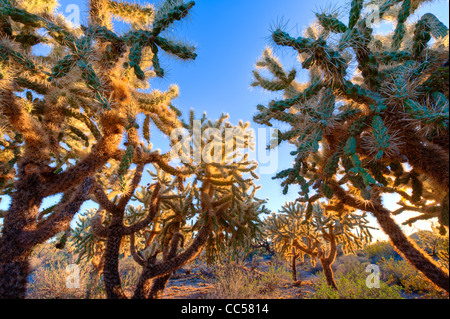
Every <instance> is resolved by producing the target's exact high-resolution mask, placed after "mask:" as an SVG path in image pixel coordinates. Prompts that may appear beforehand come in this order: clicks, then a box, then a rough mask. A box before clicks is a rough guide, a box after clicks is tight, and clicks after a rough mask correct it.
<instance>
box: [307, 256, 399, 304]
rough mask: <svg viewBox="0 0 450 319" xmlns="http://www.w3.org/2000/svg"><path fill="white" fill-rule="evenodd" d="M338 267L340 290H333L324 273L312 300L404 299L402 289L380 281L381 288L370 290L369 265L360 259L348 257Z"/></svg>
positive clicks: (337, 280)
mask: <svg viewBox="0 0 450 319" xmlns="http://www.w3.org/2000/svg"><path fill="white" fill-rule="evenodd" d="M347 257H348V258H345V259H343V260H342V261H341V262H340V264H339V265H338V266H337V269H336V272H335V276H336V284H337V287H338V289H337V290H334V289H332V288H331V287H330V286H329V285H328V284H327V282H326V279H325V276H324V275H323V273H319V275H318V278H317V280H316V281H315V285H314V289H315V292H314V293H312V294H310V295H309V298H311V299H402V298H403V297H402V295H401V288H400V287H399V286H397V285H388V284H387V283H386V282H383V281H382V280H380V287H379V288H375V287H374V288H369V287H367V285H366V280H367V276H368V273H367V272H366V267H367V265H368V264H369V263H367V262H362V263H361V260H360V257H356V256H347Z"/></svg>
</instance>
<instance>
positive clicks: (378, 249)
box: [363, 241, 400, 264]
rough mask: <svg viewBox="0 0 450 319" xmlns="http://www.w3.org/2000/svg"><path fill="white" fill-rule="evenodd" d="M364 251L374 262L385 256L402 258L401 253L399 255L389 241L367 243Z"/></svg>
mask: <svg viewBox="0 0 450 319" xmlns="http://www.w3.org/2000/svg"><path fill="white" fill-rule="evenodd" d="M363 252H364V253H365V255H366V256H367V257H368V258H369V259H370V262H371V263H372V264H376V263H378V262H379V261H380V260H381V259H382V258H383V257H384V258H390V257H394V258H396V259H398V258H400V255H398V253H397V252H396V251H395V250H394V247H392V245H391V244H390V243H389V242H388V241H377V242H376V243H373V244H370V245H367V246H365V247H364V249H363Z"/></svg>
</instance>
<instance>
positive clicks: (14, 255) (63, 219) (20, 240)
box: [0, 174, 93, 299]
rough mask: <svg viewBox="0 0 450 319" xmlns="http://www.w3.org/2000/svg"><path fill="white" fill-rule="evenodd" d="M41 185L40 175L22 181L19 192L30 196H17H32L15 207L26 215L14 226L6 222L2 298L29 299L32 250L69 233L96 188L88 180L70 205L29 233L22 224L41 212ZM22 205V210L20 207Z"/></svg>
mask: <svg viewBox="0 0 450 319" xmlns="http://www.w3.org/2000/svg"><path fill="white" fill-rule="evenodd" d="M38 181H39V177H38V175H36V174H33V175H32V176H29V177H28V178H26V179H25V180H24V181H22V183H23V184H21V185H18V187H17V189H18V190H21V189H22V188H23V187H27V186H29V188H28V191H27V192H20V191H18V192H17V193H16V194H14V195H13V196H18V195H20V194H24V195H25V194H27V195H28V196H25V197H23V198H21V199H20V200H19V199H17V198H15V199H16V200H15V201H13V203H14V204H13V205H12V207H11V209H17V211H18V212H22V214H21V218H17V219H15V220H14V222H15V223H11V219H5V225H4V226H3V235H2V237H1V238H0V278H1V281H0V297H1V298H4V299H18V298H25V294H26V283H27V277H28V275H29V273H30V265H29V261H28V258H29V256H30V253H31V250H32V248H33V247H34V245H35V244H36V243H43V242H45V241H46V240H48V239H50V238H52V237H53V236H55V235H56V234H57V233H58V232H60V231H63V230H65V229H67V227H68V226H69V223H70V221H71V219H72V217H73V216H74V215H75V214H76V213H77V212H78V210H79V209H80V206H81V205H82V204H83V202H84V201H86V199H87V196H88V195H89V193H90V191H91V188H92V185H93V181H92V179H91V178H86V179H85V180H84V181H83V183H82V184H81V185H80V186H79V187H78V188H77V189H76V190H75V191H74V192H73V193H72V194H71V196H70V197H69V199H68V200H67V201H66V202H63V203H60V204H59V205H57V209H56V210H55V212H56V214H55V213H54V214H53V215H52V216H51V217H50V218H49V219H47V220H44V221H42V222H41V223H39V224H38V227H36V228H35V229H34V230H25V229H24V228H23V225H21V224H20V223H21V221H23V220H26V219H27V217H28V218H29V216H27V214H26V212H30V211H35V210H37V209H38V207H39V204H40V201H37V202H34V201H33V199H35V198H39V197H38V196H36V193H38V192H39V183H38ZM33 202H34V203H33ZM18 203H20V204H21V206H22V207H20V208H21V209H20V210H19V207H16V205H17V206H18Z"/></svg>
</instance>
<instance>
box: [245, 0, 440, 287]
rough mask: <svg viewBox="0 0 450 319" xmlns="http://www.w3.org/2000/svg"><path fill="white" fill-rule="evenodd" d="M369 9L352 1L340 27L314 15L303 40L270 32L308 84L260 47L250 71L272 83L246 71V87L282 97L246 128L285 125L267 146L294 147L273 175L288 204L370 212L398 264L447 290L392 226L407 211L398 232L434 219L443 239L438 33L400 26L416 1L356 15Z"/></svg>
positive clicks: (424, 22)
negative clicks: (292, 195)
mask: <svg viewBox="0 0 450 319" xmlns="http://www.w3.org/2000/svg"><path fill="white" fill-rule="evenodd" d="M371 4H373V2H371V1H362V0H353V1H352V2H351V9H350V15H349V23H348V25H347V24H345V23H344V22H342V21H340V20H339V18H338V17H337V15H335V14H333V13H327V12H324V13H320V14H318V15H317V18H318V21H317V23H316V24H315V25H313V26H311V27H309V28H308V29H307V30H306V32H305V34H306V35H305V36H300V37H292V36H290V35H289V34H288V33H287V32H285V31H283V30H282V29H281V28H276V29H275V30H274V31H273V33H272V40H273V42H274V44H275V45H277V46H282V47H290V48H291V49H293V50H295V51H296V52H297V53H298V55H299V58H300V61H301V62H302V68H304V69H305V70H308V71H309V75H310V76H309V79H310V80H309V82H307V83H298V82H297V81H296V80H295V79H290V81H289V82H286V81H285V79H286V74H287V73H288V72H287V71H284V70H283V67H282V65H281V64H280V63H279V61H278V60H277V59H276V58H275V57H274V56H273V53H272V51H271V50H270V49H266V50H265V51H264V53H263V56H262V58H261V60H260V61H258V62H257V64H256V66H257V68H260V69H264V70H267V71H269V72H270V73H271V74H272V75H273V78H272V79H271V78H265V77H263V76H262V74H261V73H259V71H258V70H257V71H254V72H255V83H254V84H253V86H260V87H262V88H264V89H267V88H269V87H272V88H274V90H276V91H279V92H281V93H283V96H282V97H281V98H280V99H279V100H274V101H271V102H270V103H269V104H268V106H267V107H266V106H263V105H258V107H257V109H258V111H259V112H258V114H257V115H256V116H255V117H254V121H255V122H257V123H260V124H263V125H270V126H272V125H274V124H275V123H277V122H283V123H286V124H288V127H289V129H287V130H286V131H280V134H279V135H278V141H276V142H278V143H281V142H285V141H287V142H289V143H292V144H293V145H295V147H296V150H295V151H293V152H292V153H291V155H292V156H294V157H295V162H294V166H293V167H291V168H287V169H285V170H282V171H280V172H279V173H278V174H277V175H276V176H275V177H274V178H277V179H282V180H283V181H282V183H281V185H282V186H283V187H284V192H287V191H288V187H289V186H290V185H294V184H297V185H299V186H300V188H301V192H300V196H301V197H300V198H299V199H298V200H299V201H301V202H305V203H307V204H308V205H312V204H314V203H315V202H317V201H318V200H320V199H321V198H323V199H326V200H334V201H339V202H340V203H341V205H344V207H350V208H352V209H355V208H356V209H359V210H362V211H366V212H369V213H371V214H372V215H373V216H375V218H376V219H377V221H378V222H379V224H380V226H381V228H382V229H383V231H384V232H385V233H386V234H387V235H388V236H389V238H390V239H391V241H392V243H393V245H394V246H395V247H396V248H397V249H398V250H399V251H400V253H401V254H402V255H403V256H404V257H405V259H406V260H408V261H409V262H410V263H411V264H412V265H413V266H414V267H416V268H417V269H418V270H420V271H421V272H422V273H424V274H425V276H426V277H427V278H429V280H430V281H432V282H433V283H435V284H436V285H437V286H439V287H440V288H442V289H445V290H446V291H448V289H449V283H448V280H449V277H448V270H446V269H442V268H441V267H439V265H437V264H436V263H435V262H434V261H433V260H431V259H430V258H428V257H427V255H426V253H425V252H423V251H422V250H421V249H419V248H418V247H416V246H415V245H414V244H413V243H412V242H410V241H409V239H408V238H407V237H406V236H405V235H404V234H403V232H402V230H401V229H400V227H399V226H398V225H397V224H396V223H395V221H394V220H393V219H392V216H394V215H397V214H400V213H402V212H404V211H414V212H418V213H419V216H417V217H414V218H411V219H409V220H407V221H406V222H405V223H406V224H411V223H413V222H415V221H417V220H421V219H423V220H427V219H431V218H436V219H437V220H438V221H439V223H440V227H441V228H440V229H441V232H442V233H443V234H444V233H447V232H448V214H449V213H448V193H449V189H448V183H449V143H448V130H449V118H448V114H449V113H448V110H449V102H448V99H449V96H448V30H446V28H444V26H443V24H442V23H440V22H438V21H437V19H436V17H435V16H434V15H432V14H426V15H424V16H423V17H421V18H420V19H419V20H418V21H416V22H412V23H409V22H407V20H408V18H409V17H410V16H411V14H412V13H413V12H415V10H417V8H418V6H419V4H420V2H417V1H409V0H405V1H390V0H388V1H381V2H377V4H378V5H379V6H378V11H375V12H370V10H369V11H367V10H363V9H364V7H365V6H366V5H371ZM364 12H367V13H368V15H366V14H365V13H364ZM374 16H376V17H379V18H380V19H381V21H382V20H383V19H386V18H390V19H392V18H393V19H396V22H394V29H393V32H392V33H390V34H388V35H380V34H375V33H374V29H372V28H371V27H370V26H371V23H373V22H374V21H373V20H372V18H373V17H374ZM331 34H332V35H333V40H332V41H331V40H329V39H328V38H329V36H330V35H331ZM431 36H433V37H435V40H436V41H435V43H434V44H432V45H430V43H429V40H430V39H431ZM354 63H356V66H357V70H356V71H353V69H352V68H351V66H352V65H354ZM291 72H293V71H291ZM351 72H353V73H351ZM279 83H280V84H281V83H283V85H278V84H279ZM277 85H278V86H277ZM275 145H276V144H275ZM406 164H407V165H406ZM312 190H314V195H311V191H312ZM406 190H410V193H408V192H407V191H406ZM385 193H395V194H398V195H399V196H400V198H401V201H400V202H399V205H401V207H400V208H399V209H397V210H396V211H390V210H388V209H387V208H386V207H385V206H384V205H383V203H382V195H383V194H385Z"/></svg>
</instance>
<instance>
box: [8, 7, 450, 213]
mask: <svg viewBox="0 0 450 319" xmlns="http://www.w3.org/2000/svg"><path fill="white" fill-rule="evenodd" d="M139 2H140V3H141V4H143V3H147V2H150V3H154V2H153V1H142V0H141V1H139ZM195 2H196V5H195V6H194V8H193V9H192V14H191V15H190V18H189V21H183V22H179V23H177V24H176V28H175V30H174V31H173V37H174V38H179V39H184V40H187V41H189V42H191V43H194V44H196V46H197V53H198V58H197V59H196V60H195V61H193V62H189V63H185V62H178V61H176V60H174V59H171V58H164V59H163V60H162V63H163V67H165V68H166V70H168V74H167V76H166V77H165V78H164V79H156V80H152V82H151V84H152V87H153V88H158V89H161V90H166V89H167V88H168V86H169V85H170V84H172V83H176V84H178V85H179V87H180V97H179V98H178V99H176V100H175V101H174V105H176V106H177V107H178V108H179V109H181V110H182V111H183V113H184V115H187V114H188V112H189V110H190V109H194V110H195V111H196V113H197V116H201V114H202V113H203V112H204V111H206V112H207V114H208V116H209V118H211V119H212V120H214V119H216V118H218V117H219V116H220V115H221V114H222V113H228V114H229V115H230V121H231V122H232V123H233V124H237V123H238V121H239V120H243V121H244V122H245V121H249V122H251V124H252V127H253V128H255V129H257V128H258V127H260V126H258V125H257V124H255V123H253V121H252V117H253V115H255V114H256V105H258V104H264V105H267V103H268V102H269V101H270V100H271V99H273V98H276V97H277V96H276V95H274V94H269V93H265V92H264V91H262V90H261V89H251V88H250V83H251V82H252V70H253V69H254V64H255V62H256V61H257V59H258V58H259V56H260V55H261V53H262V51H263V49H264V48H265V47H266V46H267V45H268V43H269V40H268V39H269V37H270V27H271V25H273V24H276V23H277V21H280V20H282V21H284V22H287V23H288V24H287V26H288V29H292V31H291V32H292V34H293V35H300V33H301V32H302V31H303V30H304V28H305V27H306V26H308V25H309V24H310V23H311V22H312V21H313V20H314V17H315V16H314V13H315V12H316V11H320V8H324V7H329V6H330V5H331V6H333V7H339V6H341V5H348V3H349V2H350V1H342V0H340V1H330V0H314V1H312V0H309V1H305V0H226V1H225V0H197V1H195ZM69 4H77V5H79V6H80V8H81V11H82V19H81V23H84V22H85V21H86V16H87V13H86V6H85V3H84V1H74V0H64V1H61V6H60V8H59V11H60V12H61V13H62V14H65V15H67V14H68V13H65V9H66V7H67V5H69ZM448 10H449V9H448V0H441V1H437V2H435V3H434V4H432V5H429V4H427V5H425V6H424V7H423V8H422V9H420V10H419V11H418V12H417V13H416V14H415V15H414V17H412V19H417V17H419V16H420V15H422V14H424V13H426V12H432V13H434V14H435V15H437V16H438V18H439V19H441V21H442V22H443V23H444V24H446V25H447V26H448V24H449V23H448V21H449V18H448V16H449V13H448ZM275 52H276V53H277V54H278V55H279V56H280V58H281V61H282V62H283V63H284V64H285V67H288V68H289V69H290V68H292V67H296V68H297V71H300V67H299V64H298V63H296V60H295V56H294V54H293V51H292V50H288V49H277V50H276V51H275ZM305 75H306V73H305V72H304V71H303V72H298V78H300V79H302V78H303V77H305ZM153 136H155V134H153ZM152 142H153V144H155V147H156V148H161V149H162V150H163V151H165V150H167V148H166V145H167V142H165V141H163V140H159V139H158V138H156V137H155V140H153V141H152ZM158 142H161V145H158ZM291 162H292V158H291V157H290V155H289V147H287V146H282V147H280V148H279V169H278V170H282V169H284V168H287V167H290V165H291ZM271 177H272V176H270V175H261V178H260V181H259V183H260V184H261V185H263V187H262V189H261V190H260V191H259V193H258V194H259V197H260V198H268V199H269V203H268V207H269V209H271V210H273V211H276V210H278V209H279V208H280V206H281V205H282V204H283V203H284V202H285V201H289V200H294V199H295V198H296V196H297V192H298V190H297V189H295V187H292V188H291V191H290V192H289V194H288V195H287V196H283V195H282V192H281V187H280V186H279V181H272V179H271ZM4 204H6V203H5V201H3V202H2V203H1V204H0V206H2V207H0V208H2V209H5V207H4Z"/></svg>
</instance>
